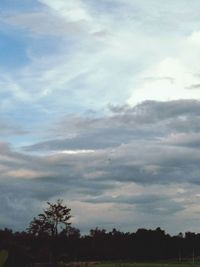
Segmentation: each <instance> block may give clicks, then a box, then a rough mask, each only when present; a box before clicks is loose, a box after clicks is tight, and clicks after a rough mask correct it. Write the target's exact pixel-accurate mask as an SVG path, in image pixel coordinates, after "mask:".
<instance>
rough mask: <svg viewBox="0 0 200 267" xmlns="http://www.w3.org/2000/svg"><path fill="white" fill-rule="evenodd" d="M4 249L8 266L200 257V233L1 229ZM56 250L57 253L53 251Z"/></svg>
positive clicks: (0, 234)
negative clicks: (54, 262) (55, 233)
mask: <svg viewBox="0 0 200 267" xmlns="http://www.w3.org/2000/svg"><path fill="white" fill-rule="evenodd" d="M0 249H4V250H7V251H8V252H9V257H8V260H7V262H6V266H8V267H9V266H15V267H18V266H19V267H23V266H34V264H35V263H36V262H40V263H41V262H43V263H47V262H51V257H54V258H55V257H56V261H57V262H58V261H64V262H66V261H102V260H123V261H130V260H133V261H157V260H176V261H183V260H191V261H195V260H198V255H200V234H195V233H191V232H187V233H185V234H184V235H183V234H179V235H176V236H170V235H169V234H166V233H165V231H163V230H161V229H160V228H157V229H155V230H146V229H138V230H137V232H135V233H130V232H126V233H124V232H122V231H118V230H116V229H113V230H112V231H110V232H107V231H106V230H104V229H98V228H96V229H92V230H91V231H90V234H88V235H84V236H81V235H80V231H79V230H78V229H76V228H74V227H71V226H70V227H68V230H66V229H65V230H63V231H61V232H60V233H58V235H56V236H54V237H52V236H50V235H48V234H46V233H44V234H41V235H38V236H35V235H33V234H30V233H28V232H13V231H12V230H9V229H4V230H0ZM52 253H53V255H52Z"/></svg>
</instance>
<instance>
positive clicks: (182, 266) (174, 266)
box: [62, 262, 200, 267]
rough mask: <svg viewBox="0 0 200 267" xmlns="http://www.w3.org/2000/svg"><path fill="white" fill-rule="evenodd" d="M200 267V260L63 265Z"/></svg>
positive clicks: (77, 266)
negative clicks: (194, 261)
mask: <svg viewBox="0 0 200 267" xmlns="http://www.w3.org/2000/svg"><path fill="white" fill-rule="evenodd" d="M64 266H66V267H200V262H198V263H194V264H193V263H192V262H188V263H186V262H184V263H169V262H168V263H167V262H166V263H165V262H163V263H134V262H107V263H100V262H82V263H80V262H79V263H78V262H77V263H71V264H70V263H68V264H67V265H65V264H64V265H62V267H64Z"/></svg>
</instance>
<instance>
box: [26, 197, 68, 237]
mask: <svg viewBox="0 0 200 267" xmlns="http://www.w3.org/2000/svg"><path fill="white" fill-rule="evenodd" d="M47 204H48V207H47V208H46V209H44V212H43V213H41V214H39V215H38V217H37V218H36V217H34V218H33V220H32V221H31V222H30V225H29V227H28V232H29V233H31V234H33V235H36V236H37V235H42V234H47V235H50V236H52V237H55V236H57V235H58V233H59V230H61V229H66V228H67V227H68V226H70V225H71V223H70V222H69V219H70V218H71V215H70V211H71V209H69V208H68V207H67V206H66V205H64V204H63V201H62V200H60V199H59V200H57V201H56V203H50V202H47Z"/></svg>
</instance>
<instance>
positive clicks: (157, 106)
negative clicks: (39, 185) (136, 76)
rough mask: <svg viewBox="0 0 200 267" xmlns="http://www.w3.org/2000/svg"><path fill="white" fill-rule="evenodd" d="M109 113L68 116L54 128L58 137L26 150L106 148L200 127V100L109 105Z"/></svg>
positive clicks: (195, 130) (199, 128)
mask: <svg viewBox="0 0 200 267" xmlns="http://www.w3.org/2000/svg"><path fill="white" fill-rule="evenodd" d="M110 109H111V111H113V112H114V114H111V115H110V116H108V117H98V118H85V117H78V116H71V117H70V116H68V117H66V118H65V119H63V121H62V122H60V123H59V124H57V125H56V128H55V129H53V131H54V132H55V134H56V135H58V136H59V138H58V139H52V140H48V141H45V142H42V143H37V144H33V145H31V146H27V147H25V148H24V149H25V150H26V151H37V150H38V151H42V150H43V151H48V150H65V149H66V150H75V149H105V148H109V147H113V148H114V147H118V146H119V145H121V144H123V143H130V142H132V141H133V140H138V139H145V140H148V139H150V140H152V139H157V138H162V137H165V136H166V135H169V134H171V133H176V132H191V131H194V132H198V131H199V130H200V102H199V101H196V100H179V101H169V102H156V101H145V102H143V103H141V104H139V105H137V106H135V107H133V108H128V107H127V106H122V107H110Z"/></svg>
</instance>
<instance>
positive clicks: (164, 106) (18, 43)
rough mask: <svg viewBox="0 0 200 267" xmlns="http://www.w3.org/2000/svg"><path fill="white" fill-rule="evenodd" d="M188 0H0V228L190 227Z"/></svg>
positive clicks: (198, 147) (192, 111)
mask: <svg viewBox="0 0 200 267" xmlns="http://www.w3.org/2000/svg"><path fill="white" fill-rule="evenodd" d="M199 14H200V1H199V0H192V1H191V0H168V1H162V0H67V1H66V0H1V1H0V171H1V174H0V203H1V205H0V214H1V216H0V228H2V227H10V228H13V229H15V230H23V229H25V228H26V227H27V226H28V223H29V222H30V220H31V219H32V218H33V217H34V216H36V215H37V214H38V212H41V210H42V208H44V207H45V203H46V202H47V201H55V200H56V199H59V198H61V199H64V200H65V201H66V203H67V205H68V206H69V207H70V208H71V209H72V215H73V219H72V222H73V225H74V226H77V227H79V228H80V229H81V230H82V232H83V233H85V232H87V231H88V230H89V229H91V228H93V227H96V226H99V227H104V228H106V229H108V230H110V229H112V228H113V227H116V228H118V229H120V230H123V231H128V230H129V231H135V230H136V229H137V228H141V227H146V228H155V227H157V226H160V227H162V228H164V229H165V230H166V231H167V232H169V233H179V232H180V231H188V230H190V231H200V226H199V221H200V63H199V58H200V20H199Z"/></svg>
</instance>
